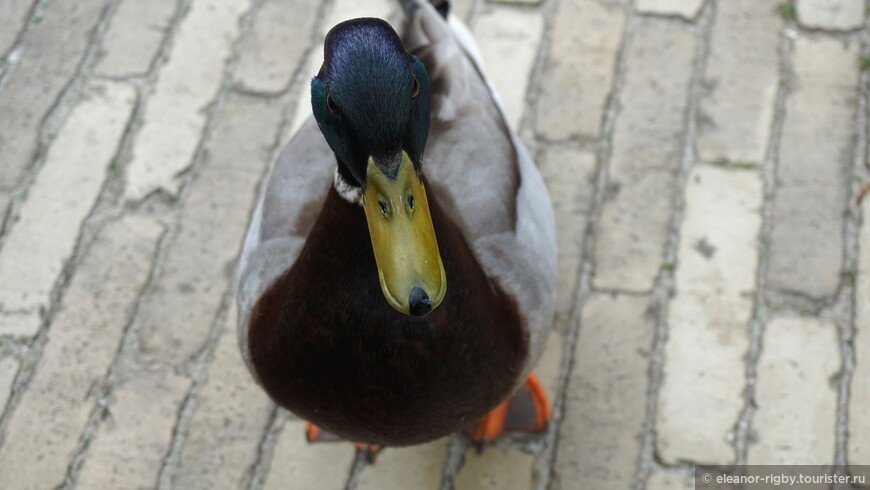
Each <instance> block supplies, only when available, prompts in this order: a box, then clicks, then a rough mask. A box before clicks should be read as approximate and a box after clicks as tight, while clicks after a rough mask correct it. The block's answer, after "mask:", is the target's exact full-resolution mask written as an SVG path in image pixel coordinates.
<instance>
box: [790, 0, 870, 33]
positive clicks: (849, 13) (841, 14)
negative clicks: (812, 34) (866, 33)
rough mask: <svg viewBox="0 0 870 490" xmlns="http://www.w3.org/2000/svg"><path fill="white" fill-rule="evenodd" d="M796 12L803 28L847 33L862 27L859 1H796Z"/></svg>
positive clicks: (861, 5)
mask: <svg viewBox="0 0 870 490" xmlns="http://www.w3.org/2000/svg"><path fill="white" fill-rule="evenodd" d="M796 10H797V18H798V22H800V23H801V25H803V26H805V27H810V28H816V29H829V30H837V31H847V30H850V29H858V28H859V27H861V26H863V25H864V15H865V10H864V2H863V1H861V0H797V8H796Z"/></svg>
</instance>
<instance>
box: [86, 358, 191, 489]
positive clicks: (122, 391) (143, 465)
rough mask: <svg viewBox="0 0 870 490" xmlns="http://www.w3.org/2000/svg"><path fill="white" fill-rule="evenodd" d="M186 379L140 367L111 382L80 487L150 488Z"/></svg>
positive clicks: (166, 447) (165, 450)
mask: <svg viewBox="0 0 870 490" xmlns="http://www.w3.org/2000/svg"><path fill="white" fill-rule="evenodd" d="M190 384H191V383H190V380H189V379H187V378H185V377H183V376H179V375H176V374H173V373H170V372H160V371H146V370H143V371H139V372H138V373H136V375H135V376H133V377H132V378H131V379H129V380H127V381H126V382H124V383H123V384H121V385H120V386H117V387H115V389H114V392H113V393H112V397H111V399H110V404H109V407H108V417H107V419H106V420H104V421H103V423H102V424H101V425H100V426H99V428H98V429H97V431H96V433H95V434H94V436H93V441H92V442H91V443H90V446H89V448H88V455H87V458H86V459H85V462H84V465H83V466H82V469H81V473H80V474H79V477H78V487H79V488H154V487H155V486H156V484H157V476H158V474H159V472H160V467H161V466H162V464H163V460H164V458H165V457H166V455H167V454H168V453H169V444H170V442H171V441H172V431H173V429H174V428H175V421H176V419H177V417H178V412H179V409H180V408H181V402H182V401H184V396H185V395H186V394H187V391H188V389H190Z"/></svg>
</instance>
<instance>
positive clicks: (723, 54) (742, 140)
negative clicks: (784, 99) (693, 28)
mask: <svg viewBox="0 0 870 490" xmlns="http://www.w3.org/2000/svg"><path fill="white" fill-rule="evenodd" d="M779 3H780V1H779V0H729V1H727V2H722V3H721V4H719V5H718V6H717V8H716V23H715V24H714V26H713V35H712V36H713V37H712V40H711V42H710V57H709V59H708V61H707V72H706V74H705V76H704V85H705V86H706V88H705V90H704V94H703V95H702V97H701V100H700V108H699V110H700V113H701V116H700V117H699V119H700V121H699V125H698V153H699V156H700V158H701V160H704V161H707V162H713V161H717V160H720V159H723V158H724V159H726V160H728V161H730V162H743V163H747V162H752V163H755V164H761V162H762V161H763V160H764V157H765V152H766V150H767V141H768V139H770V125H771V121H772V119H773V105H774V99H775V98H776V88H777V84H778V81H779V80H778V79H779V72H778V70H779V54H778V46H779V32H780V28H781V25H782V17H781V16H780V15H779V13H778V11H777V5H779Z"/></svg>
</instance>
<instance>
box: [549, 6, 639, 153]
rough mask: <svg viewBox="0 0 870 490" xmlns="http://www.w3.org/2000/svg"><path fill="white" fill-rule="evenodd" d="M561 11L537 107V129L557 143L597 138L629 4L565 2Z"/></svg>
mask: <svg viewBox="0 0 870 490" xmlns="http://www.w3.org/2000/svg"><path fill="white" fill-rule="evenodd" d="M558 8H559V10H558V12H557V14H556V17H555V25H554V26H553V33H552V38H551V39H552V40H551V44H550V51H549V54H548V56H547V65H546V66H547V67H546V69H545V72H544V77H545V82H544V83H543V84H542V85H541V92H540V99H539V100H538V104H537V108H538V111H537V130H538V132H540V133H541V134H543V135H545V136H546V137H547V138H549V139H556V140H561V139H566V138H570V137H584V138H596V137H598V136H599V135H600V131H601V123H602V120H603V116H604V108H605V104H606V103H607V97H608V96H609V95H610V91H611V87H612V86H613V76H614V72H615V65H616V55H617V50H618V49H619V44H620V40H621V39H622V33H623V29H624V27H625V5H624V2H622V1H616V0H609V1H608V0H579V1H568V0H563V1H562V2H560V3H559V7H558ZM568 53H583V56H568Z"/></svg>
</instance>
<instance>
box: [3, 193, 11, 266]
mask: <svg viewBox="0 0 870 490" xmlns="http://www.w3.org/2000/svg"><path fill="white" fill-rule="evenodd" d="M11 202H12V196H11V195H9V194H4V193H2V192H0V235H2V234H3V232H4V226H3V223H4V221H6V217H7V215H8V213H9V204H10V203H11ZM2 250H3V249H2V248H0V252H2Z"/></svg>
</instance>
